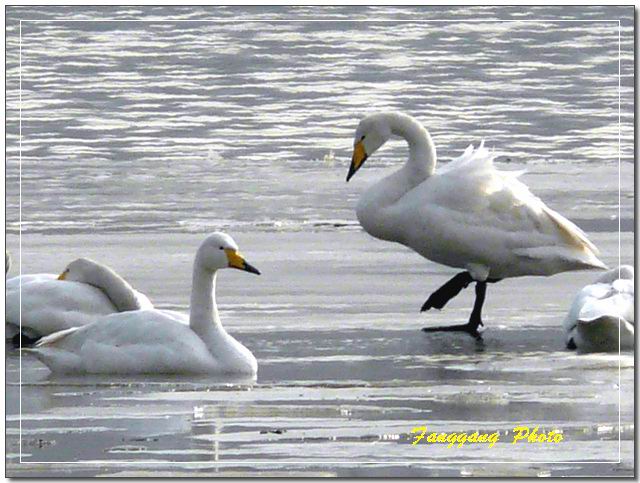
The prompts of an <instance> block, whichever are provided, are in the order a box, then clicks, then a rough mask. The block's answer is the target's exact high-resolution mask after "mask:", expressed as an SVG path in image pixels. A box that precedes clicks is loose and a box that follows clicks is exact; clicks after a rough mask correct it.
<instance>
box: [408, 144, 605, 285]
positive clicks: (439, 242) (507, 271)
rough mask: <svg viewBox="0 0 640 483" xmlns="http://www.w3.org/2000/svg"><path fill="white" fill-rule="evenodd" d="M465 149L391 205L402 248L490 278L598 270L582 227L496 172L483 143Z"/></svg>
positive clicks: (509, 175) (594, 252) (512, 176)
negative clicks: (475, 267)
mask: <svg viewBox="0 0 640 483" xmlns="http://www.w3.org/2000/svg"><path fill="white" fill-rule="evenodd" d="M468 151H469V149H467V151H465V154H463V156H461V157H460V158H458V159H457V160H454V161H453V162H452V163H450V165H449V166H448V168H447V169H444V170H442V171H441V172H439V173H437V174H435V175H433V176H432V177H430V178H428V179H427V180H426V181H425V182H423V183H422V184H420V185H419V186H418V187H416V188H414V189H413V190H411V191H409V192H408V193H407V194H406V195H405V196H404V197H403V198H401V199H400V200H399V202H398V203H396V208H397V209H398V212H397V213H398V215H397V216H398V219H402V223H401V224H402V227H403V229H405V230H406V232H405V233H404V239H405V240H409V243H412V244H410V245H409V246H411V247H412V248H414V249H415V250H416V251H418V252H419V253H422V254H424V255H425V256H426V257H427V258H430V259H432V260H433V259H434V257H432V256H429V255H430V254H433V253H434V252H435V261H439V262H441V263H445V264H447V265H451V266H460V267H464V266H466V265H467V264H469V263H474V264H480V265H486V266H487V267H490V268H491V270H492V272H491V273H492V276H496V277H501V276H517V275H550V274H553V273H557V272H559V271H564V270H567V269H579V268H593V267H602V266H603V264H602V262H600V261H599V260H598V259H597V249H596V247H595V246H594V245H593V244H592V243H591V242H589V240H588V239H587V238H586V235H585V234H584V233H583V232H582V230H580V229H579V228H578V227H577V226H575V225H574V224H573V223H571V222H570V221H569V220H567V219H565V218H564V217H562V216H561V215H559V214H558V213H556V212H555V211H553V210H551V209H550V208H548V207H547V206H546V205H545V204H544V203H543V202H542V201H541V200H540V199H539V198H538V197H536V196H534V195H533V194H532V193H531V192H530V191H529V189H528V188H527V186H526V185H524V184H523V183H522V182H520V181H519V180H518V179H516V175H515V174H513V173H505V172H501V171H498V170H496V169H495V168H494V166H493V157H492V155H490V154H489V152H488V151H487V150H486V149H484V148H483V147H482V146H481V147H480V148H479V149H478V150H475V151H473V152H468ZM403 217H404V218H403ZM421 240H422V241H423V242H424V246H420V243H421ZM426 245H430V246H426ZM438 250H440V251H441V252H443V253H444V252H446V253H447V254H448V255H449V259H448V260H447V259H444V258H445V257H439V256H438V253H437V252H438ZM456 259H457V261H458V262H459V263H456ZM463 261H466V262H465V263H463ZM508 265H510V267H509V266H508ZM498 267H503V268H498Z"/></svg>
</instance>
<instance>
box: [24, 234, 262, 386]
mask: <svg viewBox="0 0 640 483" xmlns="http://www.w3.org/2000/svg"><path fill="white" fill-rule="evenodd" d="M237 250H238V247H237V245H236V244H235V242H234V241H233V239H232V238H231V237H230V236H228V235H225V234H223V233H214V234H212V235H210V236H209V237H207V239H206V240H205V241H204V242H203V244H202V245H201V246H200V248H199V250H198V252H197V254H196V259H195V262H194V269H193V285H192V292H191V306H190V315H189V317H188V318H187V317H185V316H181V315H179V314H177V313H176V312H173V311H162V310H156V309H150V310H137V311H132V312H122V313H117V314H111V315H107V316H104V317H101V318H98V319H97V320H96V321H95V322H94V323H92V324H89V325H86V326H84V327H78V328H73V329H69V330H66V331H61V332H58V333H54V334H52V335H50V336H48V337H44V338H42V339H41V340H40V341H39V342H38V343H37V344H36V347H35V348H34V349H32V350H30V352H33V353H34V354H35V355H36V356H37V357H38V358H39V359H40V360H41V361H42V362H43V363H45V364H46V365H47V366H48V367H49V369H50V370H51V371H52V372H54V373H89V374H154V373H155V374H187V373H199V374H249V375H255V374H256V372H257V361H256V359H255V357H254V356H253V354H252V353H251V352H250V351H249V349H247V348H246V347H245V346H243V345H242V344H241V343H240V342H238V341H237V340H236V339H234V338H233V337H232V336H231V335H229V334H228V333H227V332H226V331H225V330H224V328H223V327H222V323H221V321H220V317H219V314H218V310H217V307H216V303H215V296H214V292H215V281H216V273H217V270H219V269H223V268H228V267H231V268H238V269H241V270H245V271H249V272H252V273H258V274H259V272H258V270H257V269H255V268H254V267H252V266H251V265H249V264H248V263H247V262H246V261H245V260H244V259H243V258H242V257H241V255H240V254H239V253H238V251H237Z"/></svg>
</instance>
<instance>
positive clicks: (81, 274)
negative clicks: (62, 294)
mask: <svg viewBox="0 0 640 483" xmlns="http://www.w3.org/2000/svg"><path fill="white" fill-rule="evenodd" d="M104 269H105V267H104V266H103V265H100V264H99V263H98V262H94V261H93V260H90V259H89V258H77V259H76V260H74V261H72V262H71V263H70V264H69V265H67V267H66V268H65V269H64V271H63V272H62V273H61V274H60V275H59V276H58V280H66V281H69V282H83V283H90V282H91V281H92V280H93V275H94V274H95V273H96V272H100V271H101V270H104Z"/></svg>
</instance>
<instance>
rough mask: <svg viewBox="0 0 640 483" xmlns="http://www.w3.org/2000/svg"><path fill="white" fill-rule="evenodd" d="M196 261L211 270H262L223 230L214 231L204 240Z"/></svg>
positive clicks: (254, 271) (250, 271)
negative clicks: (245, 256) (239, 249)
mask: <svg viewBox="0 0 640 483" xmlns="http://www.w3.org/2000/svg"><path fill="white" fill-rule="evenodd" d="M196 263H197V264H199V265H200V267H202V268H204V269H205V270H208V271H210V272H215V271H216V270H220V269H223V268H235V269H238V270H244V271H245V272H249V273H255V274H256V275H260V271H259V270H258V269H257V268H256V267H254V266H253V265H251V264H250V263H248V262H247V261H246V260H245V259H244V257H243V256H242V255H241V254H240V252H239V251H238V245H237V244H236V242H235V241H234V240H233V238H231V237H230V236H229V235H227V234H226V233H221V232H215V233H212V234H211V235H209V236H208V237H207V238H206V239H205V240H204V241H203V242H202V244H201V245H200V248H199V249H198V253H197V254H196Z"/></svg>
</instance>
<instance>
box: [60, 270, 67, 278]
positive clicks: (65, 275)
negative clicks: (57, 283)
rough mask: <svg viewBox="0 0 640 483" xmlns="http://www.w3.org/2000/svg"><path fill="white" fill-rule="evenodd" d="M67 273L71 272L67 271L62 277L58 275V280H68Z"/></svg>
mask: <svg viewBox="0 0 640 483" xmlns="http://www.w3.org/2000/svg"><path fill="white" fill-rule="evenodd" d="M67 273H69V270H65V271H64V272H62V273H61V274H60V275H58V280H66V279H67Z"/></svg>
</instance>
